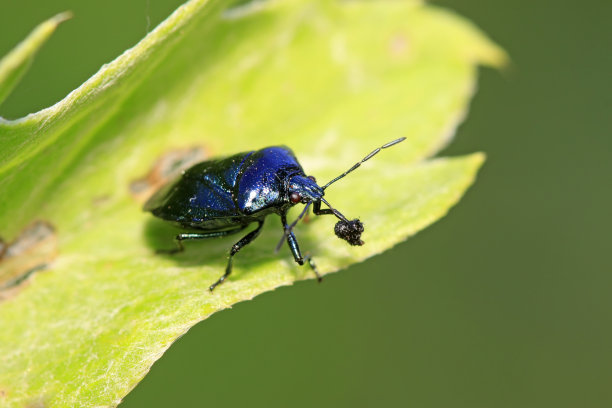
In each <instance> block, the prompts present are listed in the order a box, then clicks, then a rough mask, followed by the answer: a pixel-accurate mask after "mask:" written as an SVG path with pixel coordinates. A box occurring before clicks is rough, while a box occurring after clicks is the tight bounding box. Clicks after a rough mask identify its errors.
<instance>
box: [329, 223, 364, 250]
mask: <svg viewBox="0 0 612 408" xmlns="http://www.w3.org/2000/svg"><path fill="white" fill-rule="evenodd" d="M334 232H335V233H336V236H337V237H338V238H340V239H343V240H345V241H346V242H348V243H349V244H351V245H353V246H361V245H363V244H364V242H363V241H362V240H361V233H362V232H363V223H362V222H361V221H359V220H358V219H357V218H355V219H354V220H352V221H348V220H346V221H344V220H340V221H338V222H337V223H336V226H335V227H334Z"/></svg>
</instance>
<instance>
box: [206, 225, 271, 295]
mask: <svg viewBox="0 0 612 408" xmlns="http://www.w3.org/2000/svg"><path fill="white" fill-rule="evenodd" d="M258 223H259V225H258V226H257V228H256V229H255V230H253V231H251V232H249V233H248V234H246V235H245V236H244V237H243V238H242V239H241V240H240V241H238V242H236V243H235V244H234V245H233V246H232V249H230V254H229V260H228V261H227V267H226V268H225V273H224V274H223V276H221V277H220V278H219V279H218V280H217V281H216V282H215V283H213V284H212V285H210V287H209V288H208V289H210V291H211V292H212V291H213V290H215V288H216V287H217V286H218V285H220V284H221V283H223V282H224V281H225V279H227V277H228V276H229V275H230V273H232V259H233V257H234V255H236V253H238V251H240V250H241V249H242V248H244V247H245V246H247V245H248V244H250V243H251V242H252V241H253V240H254V239H255V238H257V236H258V235H259V233H260V232H261V227H263V224H264V222H263V220H262V221H258ZM243 228H244V227H243Z"/></svg>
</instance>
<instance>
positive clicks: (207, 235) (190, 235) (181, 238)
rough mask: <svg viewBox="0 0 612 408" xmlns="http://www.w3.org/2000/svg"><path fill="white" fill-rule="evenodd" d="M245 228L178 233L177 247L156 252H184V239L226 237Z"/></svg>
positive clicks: (175, 239) (175, 240) (176, 238)
mask: <svg viewBox="0 0 612 408" xmlns="http://www.w3.org/2000/svg"><path fill="white" fill-rule="evenodd" d="M245 228H246V225H245V226H242V227H240V228H235V229H231V230H226V231H214V232H203V233H197V232H195V233H185V234H178V235H177V236H176V237H174V242H176V246H177V247H176V248H173V249H158V250H157V251H155V252H157V253H158V254H176V253H178V252H183V251H184V250H185V247H184V246H183V241H187V240H195V239H206V238H218V237H224V236H226V235H230V234H234V233H236V232H238V231H241V230H243V229H245Z"/></svg>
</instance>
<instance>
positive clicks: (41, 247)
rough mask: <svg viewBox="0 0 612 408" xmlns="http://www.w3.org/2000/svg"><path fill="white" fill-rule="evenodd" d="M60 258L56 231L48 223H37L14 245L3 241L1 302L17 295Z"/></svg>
mask: <svg viewBox="0 0 612 408" xmlns="http://www.w3.org/2000/svg"><path fill="white" fill-rule="evenodd" d="M56 256H57V236H56V233H55V228H53V226H52V225H51V224H49V223H48V222H46V221H41V220H39V221H34V222H33V223H32V224H30V225H28V226H27V227H26V228H24V230H23V231H22V232H21V234H19V236H18V237H17V238H16V239H15V240H14V241H13V242H10V243H6V242H4V241H2V240H1V239H0V300H4V299H6V298H8V297H11V296H13V295H14V294H16V293H17V292H18V291H19V290H20V289H21V287H22V286H23V285H24V284H25V283H26V281H27V280H28V278H29V277H30V276H32V275H33V274H34V273H35V272H37V271H40V270H41V269H44V268H45V267H46V266H47V265H48V264H49V263H50V262H51V261H52V260H53V259H55V257H56Z"/></svg>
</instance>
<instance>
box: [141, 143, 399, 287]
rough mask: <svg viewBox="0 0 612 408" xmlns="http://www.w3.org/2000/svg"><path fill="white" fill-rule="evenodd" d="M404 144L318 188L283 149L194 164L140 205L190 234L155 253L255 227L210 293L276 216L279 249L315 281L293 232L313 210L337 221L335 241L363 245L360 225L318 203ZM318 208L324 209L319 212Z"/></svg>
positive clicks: (232, 251)
mask: <svg viewBox="0 0 612 408" xmlns="http://www.w3.org/2000/svg"><path fill="white" fill-rule="evenodd" d="M404 139H405V138H400V139H396V140H394V141H392V142H389V143H387V144H385V145H383V146H381V147H379V148H377V149H375V150H374V151H372V152H371V153H370V154H368V155H367V156H366V157H364V158H363V159H362V160H361V161H359V162H357V163H355V164H354V165H353V166H352V167H351V168H350V169H348V170H347V171H345V172H344V173H342V174H341V175H339V176H338V177H336V178H334V179H333V180H331V181H330V182H328V183H327V184H325V185H324V186H323V187H321V186H319V185H318V184H317V182H316V179H315V178H314V177H312V176H306V173H304V170H303V169H302V166H301V165H300V163H299V162H298V160H297V158H296V157H295V155H294V154H293V152H292V151H291V149H289V148H288V147H284V146H275V147H266V148H264V149H261V150H254V151H250V152H244V153H238V154H235V155H233V156H230V157H226V158H221V159H213V160H207V161H204V162H201V163H198V164H196V165H194V166H193V167H191V168H190V169H188V170H186V171H185V172H184V173H183V174H182V175H181V177H179V178H178V179H177V180H175V181H173V182H170V183H168V184H167V185H165V186H163V187H162V188H161V189H159V190H158V191H157V192H156V193H155V194H153V196H152V197H151V198H150V199H149V200H148V201H147V202H146V204H145V205H144V210H145V211H150V212H151V213H152V214H153V215H154V216H156V217H159V218H161V219H163V220H165V221H168V222H171V223H173V224H175V225H177V226H179V227H180V228H183V229H185V230H189V231H190V232H185V233H181V234H178V235H177V236H176V238H175V239H176V243H177V247H176V248H175V249H172V250H162V251H158V252H166V253H176V252H181V251H183V250H184V247H183V244H182V241H185V240H196V239H205V238H215V237H222V236H225V235H230V234H234V233H237V232H239V231H242V230H243V229H245V228H246V227H247V226H248V225H250V224H252V223H257V228H256V229H255V230H253V231H251V232H249V233H248V234H246V235H245V236H244V237H242V238H241V239H240V240H239V241H238V242H236V243H235V244H234V245H233V246H232V247H231V249H230V253H229V260H228V263H227V267H226V269H225V273H224V274H223V275H222V276H221V277H220V278H219V279H218V280H217V281H216V282H214V283H213V284H212V285H211V286H210V290H211V291H212V290H214V289H215V287H217V285H219V284H221V283H223V281H225V279H226V278H227V277H228V276H229V274H230V273H231V272H232V261H233V257H234V255H235V254H236V253H237V252H239V251H240V250H241V249H242V248H243V247H245V246H246V245H248V244H249V243H251V242H252V241H253V240H254V239H255V238H257V236H258V235H259V232H260V231H261V228H262V226H263V224H264V220H265V218H266V217H267V216H268V215H270V214H278V215H280V218H281V222H282V225H283V230H284V232H283V237H282V239H281V242H280V243H279V247H280V245H282V242H283V241H285V240H286V241H287V245H288V246H289V249H290V250H291V253H292V254H293V258H294V259H295V262H297V263H298V264H300V265H303V264H304V261H307V262H308V264H309V265H310V267H311V268H312V269H313V271H314V273H315V274H316V275H317V278H319V280H320V279H321V277H320V275H319V273H318V271H317V268H316V265H315V263H314V262H313V260H312V258H310V257H306V258H305V257H303V256H302V254H301V252H300V247H299V245H298V241H297V239H296V237H295V234H294V233H293V231H292V229H293V227H294V226H295V225H296V224H297V222H298V221H299V220H300V219H301V218H302V217H303V216H304V214H306V212H307V211H308V209H309V207H310V205H312V210H313V212H314V213H315V214H316V215H326V214H333V215H335V216H336V217H337V218H338V219H339V221H338V222H337V223H336V226H335V228H334V231H335V234H336V236H338V237H339V238H341V239H344V240H345V241H347V242H348V243H349V244H351V245H363V241H362V240H361V233H362V232H363V230H364V229H363V224H362V223H361V221H359V220H358V219H354V220H350V221H349V220H348V219H347V218H346V217H345V216H344V215H342V214H341V213H340V212H339V211H338V210H336V209H335V208H333V207H332V206H331V205H330V204H329V203H328V202H327V201H326V200H325V198H323V196H324V195H325V189H326V188H327V187H329V186H330V185H331V184H333V183H335V182H336V181H338V180H340V179H341V178H343V177H344V176H346V175H347V174H349V173H350V172H352V171H353V170H355V169H357V168H358V167H359V166H360V165H361V164H362V163H363V162H365V161H366V160H369V159H370V158H372V157H373V156H374V155H375V154H377V153H378V152H379V151H380V150H382V149H384V148H387V147H391V146H393V145H395V144H397V143H399V142H401V141H403V140H404ZM299 203H302V204H306V206H305V208H304V210H303V211H302V213H301V214H300V215H299V217H298V218H297V219H296V220H295V221H294V222H293V223H292V224H291V225H288V224H287V211H288V210H289V208H291V207H292V206H294V205H296V204H299ZM322 204H325V205H326V206H327V207H328V208H321V205H322Z"/></svg>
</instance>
